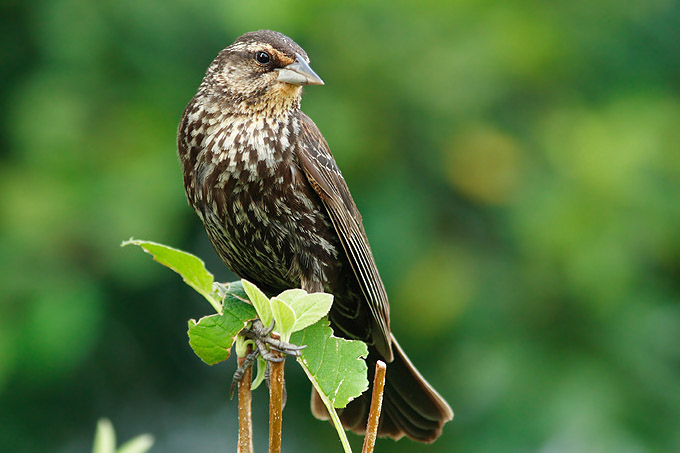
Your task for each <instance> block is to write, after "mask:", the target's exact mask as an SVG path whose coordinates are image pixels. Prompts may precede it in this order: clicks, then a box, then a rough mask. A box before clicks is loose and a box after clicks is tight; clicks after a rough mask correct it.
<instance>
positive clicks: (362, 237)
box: [297, 112, 392, 361]
mask: <svg viewBox="0 0 680 453" xmlns="http://www.w3.org/2000/svg"><path fill="white" fill-rule="evenodd" d="M300 119H301V122H300V124H301V130H300V139H301V140H300V143H301V145H300V146H299V147H298V150H297V152H298V158H299V161H300V164H301V166H302V169H303V170H304V172H305V174H306V175H307V179H308V181H309V183H310V185H311V186H312V187H313V188H314V190H315V191H316V193H317V194H318V195H319V197H320V198H321V201H322V202H323V204H324V206H325V207H326V210H327V212H328V215H329V217H330V219H331V221H332V223H333V226H334V227H335V230H336V232H337V233H338V236H339V237H340V241H341V243H342V245H343V248H344V249H345V253H346V255H347V258H348V260H349V263H350V265H351V266H352V270H353V271H354V275H355V276H356V278H357V281H358V282H359V286H360V287H361V291H362V293H363V295H364V298H365V300H366V301H367V302H368V308H369V311H370V313H371V317H372V318H373V325H374V327H376V328H377V331H376V329H375V328H374V329H373V334H372V338H373V341H374V342H375V346H376V348H377V349H378V350H379V351H380V352H381V353H382V354H383V355H384V357H385V359H386V360H388V361H391V360H392V349H391V336H390V315H389V303H388V300H387V293H386V291H385V286H384V285H383V283H382V280H381V279H380V274H379V273H378V268H377V266H376V264H375V259H374V258H373V254H372V253H371V248H370V246H369V244H368V239H367V238H366V232H365V230H364V226H363V223H362V221H361V215H360V214H359V210H358V209H357V207H356V204H355V203H354V200H353V199H352V196H351V195H350V192H349V188H348V187H347V183H346V182H345V179H344V178H343V177H342V173H341V172H340V169H339V168H338V166H337V164H336V163H335V160H334V159H333V155H332V154H331V152H330V148H329V147H328V144H327V143H326V140H325V139H324V138H323V136H322V135H321V133H320V132H319V129H318V128H317V127H316V125H315V124H314V122H313V121H312V120H311V119H310V118H309V117H308V116H307V115H305V114H304V113H302V112H300Z"/></svg>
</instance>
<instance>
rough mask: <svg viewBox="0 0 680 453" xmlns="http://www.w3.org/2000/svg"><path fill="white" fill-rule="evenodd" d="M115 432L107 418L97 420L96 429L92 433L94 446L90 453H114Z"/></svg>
mask: <svg viewBox="0 0 680 453" xmlns="http://www.w3.org/2000/svg"><path fill="white" fill-rule="evenodd" d="M115 451H116V433H115V431H114V430H113V425H112V424H111V421H110V420H109V419H108V418H102V419H100V420H99V421H98V422H97V431H96V432H95V434H94V446H93V447H92V453H115Z"/></svg>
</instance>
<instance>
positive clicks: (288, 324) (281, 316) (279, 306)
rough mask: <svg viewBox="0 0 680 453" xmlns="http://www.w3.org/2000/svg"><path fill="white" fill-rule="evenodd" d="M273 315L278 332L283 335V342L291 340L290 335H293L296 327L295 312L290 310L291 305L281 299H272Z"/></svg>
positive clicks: (275, 328)
mask: <svg viewBox="0 0 680 453" xmlns="http://www.w3.org/2000/svg"><path fill="white" fill-rule="evenodd" d="M270 302H271V307H272V315H273V316H274V320H275V321H276V326H275V327H274V330H276V331H277V332H278V333H279V334H281V339H282V340H283V341H288V340H290V334H291V333H293V326H294V325H295V311H293V309H292V308H290V305H288V304H287V303H285V302H284V301H282V300H281V299H279V298H278V297H272V299H271V301H270Z"/></svg>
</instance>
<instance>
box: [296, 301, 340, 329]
mask: <svg viewBox="0 0 680 453" xmlns="http://www.w3.org/2000/svg"><path fill="white" fill-rule="evenodd" d="M331 305H333V295H332V294H326V293H311V294H306V295H303V296H300V297H297V298H295V299H294V300H293V301H292V302H291V303H290V306H291V308H292V309H293V311H295V325H294V326H293V332H297V331H298V330H302V329H304V328H305V327H307V326H311V325H312V324H314V323H315V322H317V321H318V320H319V319H321V318H323V317H324V316H326V315H327V314H328V312H329V311H330V309H331Z"/></svg>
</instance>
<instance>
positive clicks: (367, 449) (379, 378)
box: [361, 360, 387, 453]
mask: <svg viewBox="0 0 680 453" xmlns="http://www.w3.org/2000/svg"><path fill="white" fill-rule="evenodd" d="M386 370H387V366H386V365H385V363H384V362H382V361H380V360H378V362H377V363H376V364H375V376H374V377H373V394H372V395H371V410H370V411H369V412H368V423H367V425H366V435H365V436H364V447H363V448H362V449H361V452H362V453H373V449H374V448H375V439H376V437H378V422H379V421H380V410H381V409H382V402H383V392H384V391H385V372H386Z"/></svg>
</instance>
